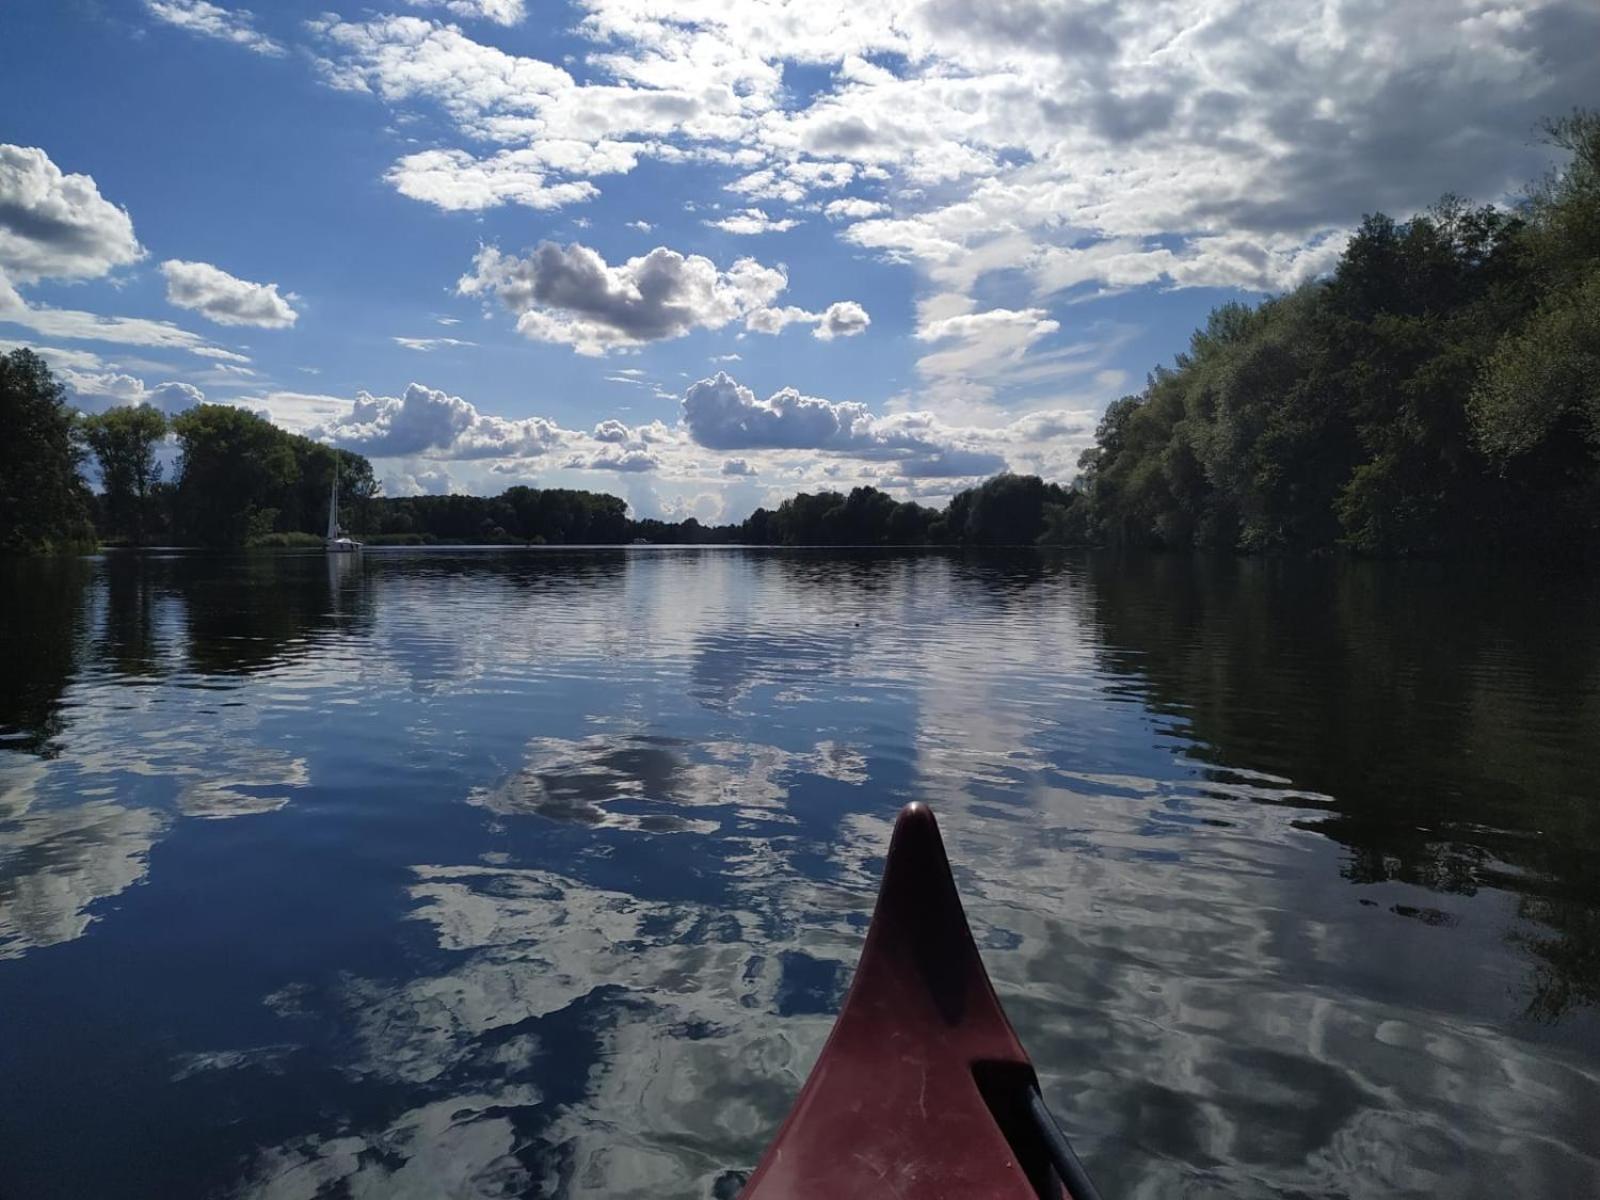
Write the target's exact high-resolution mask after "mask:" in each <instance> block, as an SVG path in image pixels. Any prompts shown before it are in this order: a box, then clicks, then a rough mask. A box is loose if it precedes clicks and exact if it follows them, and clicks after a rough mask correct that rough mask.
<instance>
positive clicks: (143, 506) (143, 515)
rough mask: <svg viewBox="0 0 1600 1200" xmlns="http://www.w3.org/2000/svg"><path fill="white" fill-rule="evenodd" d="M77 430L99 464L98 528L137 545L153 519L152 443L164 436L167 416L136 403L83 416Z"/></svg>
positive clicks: (157, 471)
mask: <svg viewBox="0 0 1600 1200" xmlns="http://www.w3.org/2000/svg"><path fill="white" fill-rule="evenodd" d="M79 429H80V430H81V432H82V435H83V440H84V442H85V443H86V444H87V445H88V447H89V450H90V451H91V452H92V453H93V454H94V457H95V460H96V462H97V463H98V464H99V466H100V486H101V487H102V488H103V489H104V490H103V493H102V495H101V500H100V507H101V526H102V528H103V529H104V530H106V531H107V532H109V533H112V534H114V535H116V536H119V537H124V538H127V539H128V540H130V541H131V542H133V544H134V545H136V546H137V545H142V544H143V543H144V540H145V534H146V532H147V530H149V529H150V528H151V527H153V525H154V524H155V523H156V521H157V514H156V513H155V511H154V508H155V501H156V498H157V495H158V493H157V485H158V484H160V482H161V464H160V463H158V462H157V461H156V444H157V443H158V442H160V441H161V439H162V438H164V437H165V436H166V435H167V419H166V417H165V416H163V415H162V414H161V413H160V412H159V411H158V410H156V409H154V408H151V407H149V406H148V405H143V404H141V405H138V406H135V407H131V408H127V407H122V408H113V409H110V410H108V411H106V412H103V413H96V414H94V415H92V416H87V417H84V418H83V419H82V421H81V422H80V424H79Z"/></svg>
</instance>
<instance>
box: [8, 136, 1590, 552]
mask: <svg viewBox="0 0 1600 1200" xmlns="http://www.w3.org/2000/svg"><path fill="white" fill-rule="evenodd" d="M1548 129H1549V134H1550V137H1551V140H1552V142H1553V143H1554V144H1556V145H1558V146H1560V147H1562V148H1564V149H1565V150H1566V151H1567V152H1568V153H1569V155H1570V158H1569V160H1568V162H1567V163H1566V165H1565V166H1564V167H1563V169H1561V170H1559V171H1557V172H1554V173H1552V174H1551V175H1550V176H1548V177H1547V178H1545V179H1543V180H1541V181H1539V182H1538V183H1537V184H1535V185H1534V186H1533V187H1532V188H1531V189H1530V190H1529V192H1528V195H1527V198H1526V200H1525V202H1524V203H1522V204H1521V205H1519V206H1518V207H1517V208H1516V209H1515V210H1514V211H1509V212H1508V211H1502V210H1499V209H1496V208H1493V207H1481V208H1471V207H1469V206H1467V205H1466V204H1464V203H1462V202H1461V201H1459V200H1456V199H1454V198H1448V197H1447V198H1446V199H1444V200H1442V201H1441V202H1440V203H1439V204H1438V205H1437V206H1435V207H1434V208H1433V209H1432V210H1430V211H1429V212H1428V213H1426V214H1423V215H1421V216H1418V217H1415V218H1413V219H1412V220H1410V221H1406V222H1395V221H1393V220H1391V219H1389V218H1388V217H1385V216H1381V215H1379V216H1370V217H1368V218H1366V219H1365V221H1363V223H1362V225H1361V228H1360V229H1359V231H1358V232H1357V233H1356V235H1355V236H1354V237H1353V238H1352V239H1351V241H1350V243H1349V245H1348V246H1347V247H1346V249H1345V251H1344V253H1343V255H1342V256H1341V258H1340V260H1339V263H1338V266H1337V268H1336V269H1335V271H1334V272H1333V274H1332V276H1331V278H1328V279H1325V280H1319V281H1317V282H1314V283H1308V284H1306V285H1305V286H1303V287H1301V288H1299V289H1297V290H1296V291H1294V292H1292V293H1290V294H1288V295H1286V296H1281V297H1277V298H1274V299H1271V300H1268V301H1266V302H1265V303H1262V304H1260V305H1258V306H1256V307H1254V308H1252V307H1248V306H1245V305H1242V304H1228V305H1224V306H1223V307H1221V308H1218V309H1216V310H1215V311H1214V312H1213V313H1212V314H1211V316H1210V319H1209V320H1208V321H1207V323H1206V326H1205V328H1204V329H1202V330H1199V331H1198V332H1196V333H1195V334H1194V336H1193V338H1192V339H1191V342H1190V347H1189V350H1188V351H1187V352H1186V353H1184V354H1180V355H1179V356H1178V358H1177V361H1176V363H1175V364H1174V365H1173V366H1171V367H1163V368H1158V369H1157V370H1156V371H1155V372H1154V373H1153V374H1152V375H1151V376H1150V379H1149V382H1148V384H1147V386H1146V387H1145V389H1144V390H1143V391H1142V392H1140V393H1138V394H1137V395H1132V396H1125V397H1123V398H1122V399H1120V400H1117V401H1116V402H1114V403H1113V404H1111V405H1110V407H1109V408H1108V409H1107V411H1106V414H1105V417H1104V419H1103V420H1102V421H1101V423H1100V426H1099V429H1098V431H1097V433H1096V441H1095V446H1094V447H1093V448H1092V449H1090V450H1088V451H1087V452H1086V453H1085V454H1084V455H1083V457H1082V459H1081V460H1080V466H1081V469H1082V473H1081V475H1080V476H1079V478H1078V480H1077V481H1076V482H1075V483H1074V484H1073V485H1072V486H1071V487H1062V486H1060V485H1058V484H1047V483H1045V482H1043V481H1041V480H1039V479H1037V478H1035V477H1031V476H1012V475H1001V476H997V477H996V478H994V479H991V480H989V481H988V482H987V483H985V484H983V485H982V486H980V487H977V488H973V489H970V490H968V491H965V492H962V493H960V494H959V495H957V496H956V497H955V498H954V499H953V500H952V501H951V502H950V504H949V505H948V506H947V507H946V508H944V509H934V508H929V507H926V506H923V505H919V504H916V503H911V502H897V501H896V500H895V499H894V498H893V497H891V496H889V495H887V494H885V493H883V492H881V491H878V490H877V489H875V488H870V487H866V488H856V489H855V490H853V491H852V492H850V493H849V494H848V495H843V494H840V493H836V492H823V493H820V494H815V495H812V494H801V495H798V496H795V497H793V498H791V499H789V500H785V501H784V502H783V503H782V504H780V505H779V506H778V507H777V508H776V509H772V510H769V509H765V508H762V509H757V510H756V511H755V512H754V513H753V514H752V515H751V516H750V517H749V518H748V519H747V520H745V521H743V522H742V523H740V524H737V525H721V526H714V527H709V526H704V525H702V524H701V523H700V522H699V521H697V520H695V519H693V518H691V519H689V520H686V521H682V522H664V521H656V520H641V521H633V520H630V519H629V518H628V515H627V506H626V504H625V503H624V501H622V500H621V499H619V498H618V497H615V496H608V495H602V494H599V493H594V492H583V491H574V490H569V489H548V488H547V489H539V488H528V487H514V488H511V489H510V490H508V491H506V492H505V493H503V494H502V495H499V496H495V497H477V496H418V497H408V498H380V497H378V495H377V492H378V488H377V486H376V484H375V483H374V480H373V475H372V467H371V465H370V464H369V463H368V462H367V460H366V459H365V458H363V457H362V456H360V455H359V454H352V453H350V452H348V451H342V450H341V451H336V450H333V449H331V448H329V447H326V446H323V445H320V444H318V443H316V442H313V441H311V440H309V439H307V438H303V437H298V436H296V435H294V434H290V433H286V432H285V431H283V430H281V429H279V428H277V427H276V426H275V425H273V424H272V423H271V422H269V421H266V420H264V419H262V418H260V417H257V416H254V415H253V414H251V413H248V412H245V411H244V410H242V409H238V408H234V407H230V406H228V405H216V404H202V405H198V406H196V407H194V408H191V409H189V410H187V411H185V412H183V413H181V414H179V415H178V416H176V417H173V418H171V419H170V421H169V420H168V418H166V417H164V416H163V415H162V414H161V413H159V412H157V411H155V410H153V409H150V408H118V409H113V410H111V411H110V412H107V413H102V414H97V415H94V416H88V417H83V416H80V415H78V414H76V413H74V412H73V411H72V410H71V408H70V407H69V406H68V405H67V404H66V401H65V396H64V393H63V390H62V388H61V386H60V385H59V384H58V383H57V382H56V381H55V380H54V379H53V378H52V377H51V374H50V371H49V369H48V368H47V367H46V366H45V363H44V361H43V360H42V359H40V358H39V357H38V356H37V355H36V354H33V353H32V352H30V351H27V350H17V351H13V352H12V353H11V354H9V355H4V356H0V430H4V431H5V435H6V436H5V437H4V438H3V439H0V552H39V551H46V552H48V551H50V550H61V549H71V548H74V547H78V546H85V545H92V544H93V542H94V541H96V540H97V539H98V540H109V539H118V540H125V541H129V542H134V543H139V542H153V541H169V542H170V541H177V542H183V543H190V544H199V545H207V546H242V545H248V544H251V543H255V544H271V543H273V542H274V541H276V542H279V543H283V542H289V543H292V542H294V541H296V540H306V541H311V542H314V541H315V537H314V535H315V534H316V533H319V532H320V531H321V529H322V528H323V525H324V522H325V520H326V512H327V507H326V506H327V498H328V491H329V487H330V483H331V480H332V478H333V473H334V467H335V462H336V461H337V463H338V470H339V481H340V485H339V486H340V514H341V517H343V518H344V522H345V524H346V525H347V526H348V527H349V529H350V531H351V532H353V533H355V534H356V535H358V536H362V537H366V538H368V539H369V540H373V541H421V542H431V541H439V542H502V541H503V542H517V543H524V542H531V543H537V542H547V543H552V544H573V543H580V542H589V543H617V542H625V541H630V540H633V539H636V538H644V539H646V540H648V541H652V542H701V541H713V542H716V541H740V542H747V543H756V544H762V545H886V544H898V545H918V544H935V545H1033V544H1045V545H1086V544H1087V545H1093V544H1113V545H1132V546H1154V547H1194V546H1200V547H1220V548H1226V549H1233V550H1244V551H1268V552H1275V551H1294V552H1311V553H1321V552H1328V551H1333V550H1349V551H1354V552H1356V553H1361V554H1368V555H1375V556H1403V555H1422V554H1471V553H1477V552H1482V551H1494V552H1516V553H1536V554H1542V555H1545V556H1548V557H1553V558H1574V557H1600V114H1595V113H1588V112H1578V113H1574V114H1573V115H1572V116H1571V117H1568V118H1565V119H1563V120H1559V121H1555V122H1552V123H1551V124H1550V125H1549V127H1548ZM169 428H170V430H171V431H172V433H173V434H174V435H175V436H176V439H177V442H178V448H179V451H180V455H179V465H178V470H177V472H176V478H175V479H173V480H165V479H163V478H162V475H161V471H160V468H159V464H158V461H157V456H156V447H157V445H158V444H159V442H160V440H161V439H162V437H164V436H165V434H166V433H167V431H168V429H169ZM89 454H92V455H93V456H94V458H95V460H96V462H97V465H98V467H99V473H100V478H101V480H102V484H103V491H102V492H101V493H100V494H98V495H96V494H93V493H91V492H90V490H89V488H88V487H87V486H86V485H85V484H84V482H83V479H82V477H81V474H80V467H81V466H82V464H83V462H84V460H85V458H86V457H87V456H88V455H89Z"/></svg>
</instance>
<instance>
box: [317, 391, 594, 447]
mask: <svg viewBox="0 0 1600 1200" xmlns="http://www.w3.org/2000/svg"><path fill="white" fill-rule="evenodd" d="M309 433H310V435H311V436H312V437H314V438H318V439H319V440H322V441H329V442H333V443H334V444H335V445H338V446H342V447H344V448H345V449H347V450H356V451H359V452H360V453H362V454H370V455H372V456H374V457H376V458H401V457H419V456H424V455H426V456H434V457H442V458H498V457H504V458H513V457H520V458H527V457H536V456H538V455H541V454H546V453H548V452H549V451H551V450H553V449H555V448H556V447H558V446H560V445H561V444H562V443H563V441H564V435H563V431H562V430H561V429H560V428H559V427H558V426H557V425H556V424H555V422H553V421H548V420H546V419H545V418H543V417H528V418H525V419H521V420H515V419H509V418H506V417H495V416H489V415H487V414H485V413H480V412H479V411H478V410H477V408H475V407H474V406H473V405H472V404H471V403H470V402H468V401H466V400H463V399H462V398H461V397H460V396H452V395H449V394H448V393H446V392H442V391H439V390H438V389H436V388H430V387H424V386H423V385H422V384H420V383H413V384H411V385H410V386H409V387H407V388H406V390H405V394H404V395H401V396H374V395H372V394H370V393H368V392H360V393H358V394H357V396H356V401H355V404H354V405H353V406H351V408H350V410H349V411H348V412H345V413H341V414H339V415H338V416H336V417H334V418H333V419H331V420H329V421H327V422H325V423H323V424H321V425H317V426H314V427H312V428H311V429H310V430H309Z"/></svg>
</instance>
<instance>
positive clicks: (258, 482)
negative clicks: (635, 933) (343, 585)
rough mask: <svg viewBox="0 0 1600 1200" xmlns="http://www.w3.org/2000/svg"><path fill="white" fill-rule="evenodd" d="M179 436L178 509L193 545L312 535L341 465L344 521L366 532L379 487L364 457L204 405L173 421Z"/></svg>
mask: <svg viewBox="0 0 1600 1200" xmlns="http://www.w3.org/2000/svg"><path fill="white" fill-rule="evenodd" d="M172 431H173V433H175V434H176V435H177V438H178V446H179V449H180V451H181V457H180V459H179V464H178V484H177V490H176V493H175V495H174V497H173V507H174V509H175V515H176V521H177V527H178V529H177V531H178V533H179V535H180V536H181V537H183V538H185V539H187V540H190V541H193V542H197V543H199V544H200V545H203V546H219V547H225V546H243V545H247V544H250V545H255V544H271V543H270V542H269V541H268V540H267V539H270V538H271V536H272V535H273V534H280V533H281V534H296V533H300V534H306V535H308V536H310V535H311V534H312V532H313V531H314V530H318V529H320V528H322V527H324V525H325V523H326V521H327V517H328V495H329V492H330V491H331V490H332V488H333V479H334V467H335V463H337V465H338V475H339V515H340V518H341V524H342V525H344V526H347V527H349V528H350V529H351V530H353V531H355V532H357V533H359V532H361V531H363V530H364V529H365V528H366V527H367V524H368V522H369V521H370V520H371V518H372V513H373V506H374V504H375V503H376V497H377V493H378V485H377V482H376V480H374V478H373V475H372V464H371V463H369V462H368V461H367V460H366V459H365V458H364V457H362V456H361V455H359V454H352V453H351V452H350V451H348V450H335V449H333V448H332V447H330V446H324V445H322V444H320V443H318V442H313V441H312V440H311V439H310V438H304V437H299V436H297V435H295V434H292V433H286V432H285V431H284V430H282V429H279V428H278V427H277V426H276V425H274V424H273V423H272V422H271V421H268V420H266V419H265V418H263V417H258V416H256V415H255V414H254V413H250V412H246V411H245V410H244V409H242V408H234V407H232V406H231V405H226V404H197V405H195V407H193V408H191V409H187V410H186V411H184V412H182V413H179V414H178V415H177V416H176V417H174V418H172ZM317 541H318V543H319V544H320V541H321V538H320V536H318V538H317ZM296 544H300V543H296Z"/></svg>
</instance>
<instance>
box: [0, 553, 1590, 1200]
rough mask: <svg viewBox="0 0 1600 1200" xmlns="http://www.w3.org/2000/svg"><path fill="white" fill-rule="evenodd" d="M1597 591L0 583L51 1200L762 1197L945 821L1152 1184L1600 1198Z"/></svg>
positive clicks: (292, 576) (544, 558)
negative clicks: (894, 908) (755, 1173)
mask: <svg viewBox="0 0 1600 1200" xmlns="http://www.w3.org/2000/svg"><path fill="white" fill-rule="evenodd" d="M1597 611H1600V594H1597V593H1596V591H1595V589H1594V588H1593V587H1592V586H1590V587H1584V586H1580V585H1573V584H1559V585H1558V584H1550V583H1545V582H1540V581H1538V580H1535V579H1529V578H1526V577H1522V578H1509V579H1504V580H1500V581H1498V582H1485V581H1484V580H1481V579H1478V578H1475V577H1473V576H1471V575H1469V574H1462V573H1455V574H1452V573H1449V572H1444V571H1441V570H1433V569H1422V568H1407V567H1395V566H1389V567H1369V568H1354V567H1343V568H1338V567H1332V566H1323V567H1308V566H1304V565H1301V566H1293V567H1291V566H1287V565H1273V564H1262V563H1232V562H1225V563H1205V562H1194V561H1189V560H1185V559H1176V558H1170V559H1153V560H1141V559H1132V560H1128V559H1123V560H1118V559H1099V558H1065V559H1060V560H1047V559H1039V558H1032V557H1027V558H1012V559H974V558H960V557H945V556H939V555H932V554H930V555H882V556H877V557H860V558H840V557H823V556H818V555H806V554H783V553H770V552H769V553H763V552H754V551H741V550H734V549H726V550H704V551H699V550H682V551H671V550H650V549H641V550H626V551H623V550H599V551H592V552H556V551H544V552H530V553H521V554H509V555H508V554H444V553H417V552H405V553H369V554H367V555H365V556H363V557H362V558H361V559H359V560H357V561H354V562H350V561H331V562H330V561H326V560H325V559H324V558H323V557H322V556H320V555H312V556H305V557H291V556H284V557H259V558H248V559H247V558H235V559H217V558H199V557H183V556H170V557H160V556H151V557H147V558H144V559H142V560H141V559H134V558H121V559H118V558H108V559H105V560H101V561H94V562H78V563H54V564H44V563H35V564H23V565H13V566H11V567H9V568H6V569H5V571H4V573H3V575H0V655H3V658H0V664H3V666H0V669H3V675H0V1195H3V1196H5V1197H7V1198H8V1200H27V1198H30V1197H91V1196H92V1197H96V1198H111V1197H124V1196H127V1197H163V1198H172V1197H191V1196H194V1197H200V1196H217V1197H230V1196H236V1197H273V1198H284V1200H288V1198H303V1197H313V1196H355V1197H368V1196H371V1197H389V1196H407V1197H434V1196H452V1197H477V1196H493V1197H500V1196H597V1197H598V1196H619V1197H628V1196H638V1197H646V1196H648V1197H660V1196H683V1197H712V1196H730V1195H732V1194H733V1193H734V1192H735V1191H736V1190H737V1187H738V1183H739V1181H740V1179H741V1178H742V1174H741V1173H742V1172H745V1171H747V1170H748V1169H749V1168H750V1167H751V1166H752V1165H753V1163H754V1162H755V1160H756V1158H757V1157H758V1156H759V1154H760V1152H761V1149H762V1147H763V1145H764V1144H765V1142H766V1140H767V1138H768V1137H769V1135H770V1134H771V1132H772V1130H773V1129H774V1127H775V1126H776V1124H777V1122H778V1121H779V1120H780V1119H781V1117H782V1116H783V1114H784V1112H785V1111H786V1109H787V1106H788V1104H789V1102H790V1100H791V1099H792V1097H793V1095H794V1092H795V1091H796V1089H797V1088H798V1086H799V1084H800V1081H801V1080H802V1078H803V1077H804V1075H805V1072H806V1071H807V1069H808V1068H809V1066H810V1064H811V1061H812V1059H813V1058H814V1056H815V1054H816V1052H817V1050H818V1048H819V1046H820V1044H821V1042H822V1039H823V1038H824V1037H825V1035H826V1033H827V1030H828V1027H829V1024H830V1019H831V1014H832V1013H833V1012H834V1011H835V1010H836V1008H837V1006H838V1004H839V1001H840V999H841V996H842V993H843V990H844V988H845V987H846V986H847V984H848V982H849V976H850V971H851V969H852V966H853V963H854V961H855V956H856V953H857V950H858V948H859V945H860V941H861V938H862V936H863V932H864V926H865V920H866V914H867V912H868V910H869V908H870V904H871V899H872V895H873V892H874V889H875V886H876V876H877V873H878V871H879V869H880V868H881V865H882V858H881V855H882V851H883V847H884V845H885V843H886V840H887V836H888V831H889V827H890V822H891V820H892V818H893V815H894V813H895V811H896V809H897V808H898V807H899V806H900V805H901V804H903V803H905V802H906V801H908V800H912V799H921V800H927V801H929V802H931V803H932V804H933V806H934V807H935V810H936V811H937V812H938V814H939V817H940V820H941V823H942V825H943V828H944V832H945V838H946V841H947V843H948V844H949V847H950V850H951V854H952V857H953V858H954V859H955V861H956V863H957V871H958V875H959V882H960V885H961V887H962V890H963V893H964V895H965V896H966V898H967V903H968V908H969V913H970V915H971V918H972V923H973V926H974V931H975V933H976V934H977V936H978V937H979V939H980V941H981V943H982V944H983V946H984V953H985V957H986V959H987V961H988V964H989V968H990V972H991V974H992V975H993V977H994V981H995V984H996V987H997V988H998V990H999V991H1000V993H1001V996H1002V998H1003V999H1004V1002H1005V1004H1006V1007H1007V1008H1008V1010H1009V1011H1010V1013H1011V1015H1012V1017H1013V1019H1014V1021H1015V1023H1016V1025H1017V1026H1018V1029H1019V1032H1020V1033H1021V1035H1022V1039H1023V1041H1024V1043H1025V1044H1026V1045H1027V1046H1028V1047H1029V1049H1030V1050H1031V1052H1032V1054H1033V1057H1034V1059H1035V1060H1036V1062H1037V1063H1038V1064H1039V1067H1040V1070H1041V1073H1042V1075H1043V1076H1044V1080H1045V1084H1046V1090H1047V1094H1048V1096H1049V1099H1050V1100H1051V1102H1052V1103H1053V1105H1054V1107H1055V1109H1056V1111H1057V1112H1058V1114H1059V1115H1060V1116H1061V1118H1062V1120H1063V1122H1064V1124H1065V1125H1066V1126H1067V1127H1068V1128H1069V1129H1070V1130H1072V1131H1073V1133H1074V1135H1075V1138H1076V1141H1077V1144H1078V1147H1079V1149H1080V1151H1081V1153H1082V1155H1083V1157H1084V1158H1085V1160H1086V1161H1087V1162H1088V1163H1089V1165H1090V1167H1091V1169H1092V1171H1093V1173H1094V1174H1095V1175H1096V1176H1097V1177H1098V1180H1099V1182H1100V1184H1101V1187H1102V1190H1103V1191H1104V1192H1105V1193H1106V1195H1107V1196H1108V1197H1133V1196H1140V1197H1144V1196H1178V1195H1183V1196H1198V1195H1217V1196H1223V1195H1226V1196H1229V1197H1255V1196H1285V1197H1287V1196H1296V1197H1299V1196H1346V1195H1348V1196H1407V1195H1412V1196H1440V1195H1452V1196H1484V1197H1490V1196H1493V1197H1503V1196H1506V1195H1523V1196H1586V1195H1595V1194H1600V1010H1597V1005H1600V871H1597V866H1596V864H1597V855H1600V620H1597V616H1596V614H1597Z"/></svg>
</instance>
